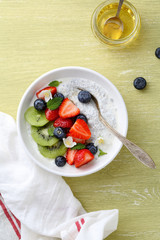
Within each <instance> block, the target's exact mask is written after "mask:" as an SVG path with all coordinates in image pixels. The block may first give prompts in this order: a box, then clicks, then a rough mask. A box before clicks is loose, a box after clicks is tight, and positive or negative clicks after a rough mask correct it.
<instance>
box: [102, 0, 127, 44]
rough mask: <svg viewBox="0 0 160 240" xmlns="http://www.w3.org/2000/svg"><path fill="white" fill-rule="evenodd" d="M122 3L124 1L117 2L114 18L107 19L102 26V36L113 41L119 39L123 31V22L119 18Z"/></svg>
mask: <svg viewBox="0 0 160 240" xmlns="http://www.w3.org/2000/svg"><path fill="white" fill-rule="evenodd" d="M123 1H124V0H120V1H119V5H118V9H117V13H116V16H115V17H111V18H108V19H107V20H106V22H105V24H104V29H103V31H104V35H105V36H106V37H108V38H111V39H114V40H116V39H119V38H120V37H121V35H122V33H123V29H124V26H123V22H122V20H121V19H120V18H119V14H120V11H121V7H122V4H123Z"/></svg>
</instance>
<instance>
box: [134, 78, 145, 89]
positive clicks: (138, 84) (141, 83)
mask: <svg viewBox="0 0 160 240" xmlns="http://www.w3.org/2000/svg"><path fill="white" fill-rule="evenodd" d="M133 85H134V87H135V88H136V89H138V90H141V89H143V88H145V86H146V85H147V82H146V80H145V79H144V78H143V77H138V78H136V79H135V80H134V82H133Z"/></svg>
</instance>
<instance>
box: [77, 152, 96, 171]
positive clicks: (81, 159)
mask: <svg viewBox="0 0 160 240" xmlns="http://www.w3.org/2000/svg"><path fill="white" fill-rule="evenodd" d="M93 159H94V155H93V154H92V153H91V152H90V151H89V150H88V149H81V150H78V152H77V153H76V155H75V157H74V164H75V167H76V168H79V167H81V166H82V165H84V164H86V163H88V162H90V161H92V160H93Z"/></svg>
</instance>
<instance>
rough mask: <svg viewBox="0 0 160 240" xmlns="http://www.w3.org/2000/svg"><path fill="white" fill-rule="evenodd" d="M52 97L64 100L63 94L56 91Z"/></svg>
mask: <svg viewBox="0 0 160 240" xmlns="http://www.w3.org/2000/svg"><path fill="white" fill-rule="evenodd" d="M54 97H60V98H62V99H63V100H64V95H63V94H62V93H59V92H57V93H56V94H54Z"/></svg>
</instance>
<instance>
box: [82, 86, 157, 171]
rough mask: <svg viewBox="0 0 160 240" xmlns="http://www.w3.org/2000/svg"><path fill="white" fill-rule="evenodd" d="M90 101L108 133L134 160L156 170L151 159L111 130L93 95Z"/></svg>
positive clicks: (140, 149)
mask: <svg viewBox="0 0 160 240" xmlns="http://www.w3.org/2000/svg"><path fill="white" fill-rule="evenodd" d="M78 89H79V90H81V91H85V90H84V89H80V88H78ZM92 100H93V101H94V103H95V105H96V107H97V110H98V114H99V119H100V121H101V122H102V123H103V124H104V125H105V127H107V128H108V129H109V130H110V132H111V133H112V134H113V135H114V136H116V137H117V138H118V139H119V140H120V141H121V142H122V143H123V144H124V145H125V146H126V148H127V149H128V150H129V151H130V152H131V153H132V154H133V156H134V157H135V158H137V159H138V160H139V161H140V162H142V163H143V164H144V165H146V166H147V167H149V168H156V165H155V163H154V161H153V160H152V158H151V157H150V156H149V155H148V154H147V153H146V152H145V151H144V150H143V149H142V148H140V147H138V146H137V145H136V144H134V143H133V142H131V141H129V140H128V139H127V138H125V137H124V136H122V135H121V134H120V133H118V132H117V131H116V130H115V129H114V128H112V127H111V126H110V125H109V124H108V122H107V121H106V120H105V119H104V118H103V117H102V114H101V112H100V107H99V104H98V101H97V99H96V97H95V96H93V95H92Z"/></svg>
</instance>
